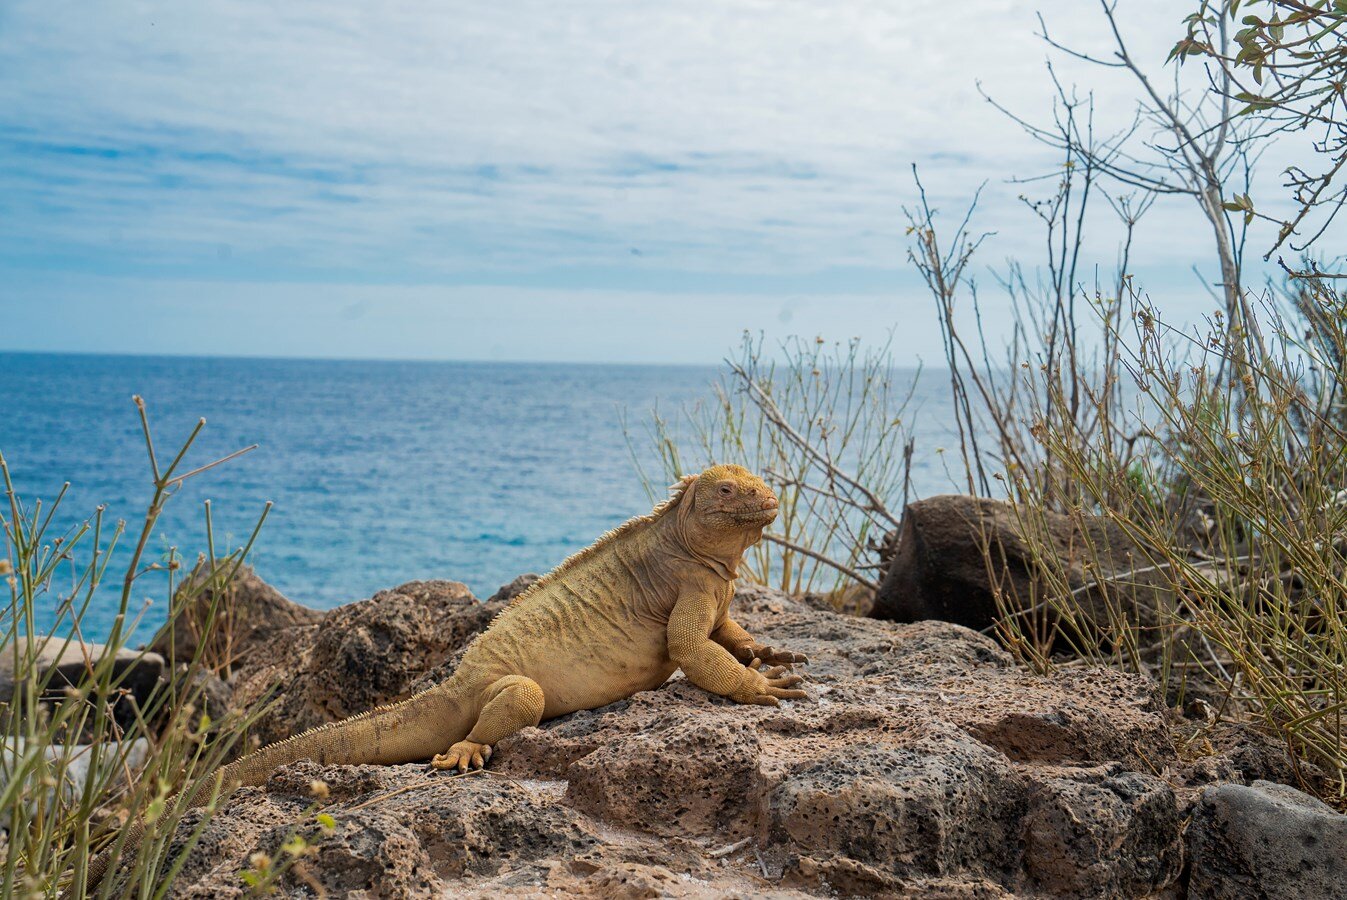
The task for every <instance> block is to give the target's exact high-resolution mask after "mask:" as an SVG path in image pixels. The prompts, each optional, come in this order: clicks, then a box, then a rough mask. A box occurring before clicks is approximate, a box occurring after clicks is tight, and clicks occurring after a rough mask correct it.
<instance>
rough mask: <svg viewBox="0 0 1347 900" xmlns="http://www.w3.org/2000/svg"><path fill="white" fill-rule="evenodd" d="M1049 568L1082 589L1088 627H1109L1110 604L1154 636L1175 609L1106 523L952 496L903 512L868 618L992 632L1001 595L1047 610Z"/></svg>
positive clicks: (1020, 605) (1141, 557)
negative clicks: (1045, 567)
mask: <svg viewBox="0 0 1347 900" xmlns="http://www.w3.org/2000/svg"><path fill="white" fill-rule="evenodd" d="M1044 558H1049V559H1051V560H1052V561H1051V562H1050V563H1049V565H1051V566H1052V567H1053V568H1054V569H1057V570H1059V571H1060V572H1061V573H1063V575H1064V577H1065V579H1066V582H1067V585H1068V587H1069V588H1070V590H1072V591H1076V590H1078V589H1084V590H1081V592H1080V593H1079V594H1078V595H1077V596H1076V598H1075V599H1076V601H1077V602H1078V603H1079V604H1080V606H1081V607H1082V608H1083V610H1084V611H1085V613H1086V617H1087V622H1093V623H1095V624H1096V625H1101V626H1102V625H1105V624H1107V623H1108V621H1109V617H1108V613H1107V611H1106V604H1107V603H1109V602H1110V601H1111V602H1112V603H1113V604H1114V605H1116V606H1118V607H1120V608H1121V609H1122V610H1124V612H1125V614H1126V615H1127V617H1128V621H1129V622H1131V623H1133V624H1135V625H1139V626H1141V627H1143V628H1151V627H1155V626H1156V625H1157V623H1158V618H1159V617H1158V615H1157V611H1158V610H1163V609H1168V608H1169V607H1170V606H1171V605H1172V603H1173V595H1172V593H1171V592H1170V591H1169V590H1168V589H1167V588H1166V586H1165V583H1164V579H1163V577H1161V575H1160V574H1159V573H1157V572H1137V571H1136V570H1138V569H1146V568H1147V567H1149V566H1150V565H1151V562H1150V560H1149V558H1148V557H1147V555H1146V553H1145V552H1144V551H1143V550H1142V549H1141V548H1139V547H1138V546H1137V545H1136V544H1135V543H1133V542H1132V541H1131V540H1130V539H1129V538H1128V537H1127V536H1126V535H1125V534H1124V533H1123V532H1122V530H1121V529H1120V528H1118V527H1117V526H1116V525H1115V524H1113V523H1112V522H1110V521H1108V520H1106V519H1102V518H1098V517H1092V516H1086V517H1083V518H1082V519H1081V520H1080V521H1076V520H1074V519H1072V518H1070V517H1067V516H1064V515H1060V514H1058V513H1053V512H1046V511H1037V512H1035V513H1033V514H1032V515H1031V514H1029V513H1028V512H1026V511H1023V510H1018V509H1017V508H1016V507H1015V506H1014V505H1012V504H1010V503H1008V502H1005V501H1000V500H987V499H983V498H979V497H968V496H963V495H958V494H948V495H942V496H938V497H931V498H929V499H926V500H920V501H918V502H916V503H912V504H909V505H908V507H907V509H906V510H905V511H904V512H903V521H902V525H901V527H900V529H899V536H898V547H897V550H896V552H895V554H894V556H893V560H892V562H891V563H890V564H889V567H888V570H887V572H886V573H885V577H884V580H883V582H881V584H880V587H879V591H878V593H877V594H876V596H875V603H874V606H873V607H872V608H871V610H870V613H869V614H870V615H871V616H873V617H875V618H878V619H889V620H892V621H895V622H918V621H921V620H923V619H940V620H943V621H946V622H955V623H957V624H959V625H964V626H966V627H968V628H974V629H985V628H988V627H989V626H991V625H992V624H993V623H995V622H996V620H997V619H998V618H999V617H1000V615H1001V608H1000V607H998V605H997V594H998V592H999V593H1000V594H1001V596H1002V598H1003V601H1004V603H1005V606H1006V607H1007V608H1009V609H1019V610H1024V609H1031V608H1034V607H1037V606H1039V605H1040V604H1042V603H1043V602H1044V601H1045V600H1046V598H1047V596H1048V594H1049V591H1050V590H1051V588H1049V587H1048V586H1047V584H1045V583H1044V581H1043V579H1042V577H1041V575H1040V573H1041V571H1042V570H1041V568H1040V565H1039V560H1041V559H1044ZM988 560H990V561H991V564H990V566H989V564H988ZM1095 566H1097V567H1098V569H1097V571H1096V572H1095V573H1094V574H1091V573H1090V571H1089V569H1090V568H1091V567H1095ZM1123 573H1126V574H1127V577H1126V578H1125V579H1123V578H1122V577H1120V576H1122V575H1123ZM1106 592H1107V596H1106ZM1045 617H1046V614H1045ZM1143 643H1144V641H1143Z"/></svg>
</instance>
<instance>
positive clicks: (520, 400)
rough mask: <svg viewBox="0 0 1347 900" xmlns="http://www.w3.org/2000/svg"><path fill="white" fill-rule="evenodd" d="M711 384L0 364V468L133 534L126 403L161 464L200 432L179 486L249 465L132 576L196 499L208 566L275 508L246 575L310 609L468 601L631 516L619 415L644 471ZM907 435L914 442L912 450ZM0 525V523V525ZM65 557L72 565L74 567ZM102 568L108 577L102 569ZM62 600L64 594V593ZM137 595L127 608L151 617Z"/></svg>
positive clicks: (521, 368)
mask: <svg viewBox="0 0 1347 900" xmlns="http://www.w3.org/2000/svg"><path fill="white" fill-rule="evenodd" d="M718 374H719V373H718V370H717V369H715V368H708V367H687V366H614V365H568V364H512V363H451V362H444V363H439V362H366V361H319V360H277V359H237V358H230V359H226V358H191V357H135V356H92V355H73V354H71V355H66V354H16V353H0V398H3V412H0V453H3V455H4V457H5V459H6V461H7V462H8V464H9V467H10V470H11V473H12V475H13V478H14V482H15V488H16V490H17V492H18V493H19V494H20V495H21V496H23V497H24V498H26V499H27V500H28V501H29V503H30V504H31V502H32V501H34V500H36V499H38V498H47V499H50V498H51V497H53V496H55V495H56V494H57V492H58V491H59V490H60V488H61V485H62V484H63V483H64V482H66V481H69V482H70V483H71V487H70V489H69V492H68V493H67V495H66V497H65V500H64V501H63V503H62V513H61V514H60V515H59V516H58V522H60V523H61V525H62V526H68V525H70V524H72V523H74V522H75V521H77V520H79V519H82V518H84V517H86V516H88V515H89V514H91V513H92V511H93V509H94V507H95V506H97V505H99V504H103V505H105V506H106V508H107V512H106V513H105V520H106V521H108V522H111V521H113V520H115V519H125V520H126V522H127V525H128V531H129V532H131V533H135V532H136V531H137V530H138V529H139V526H140V523H141V522H142V521H143V518H144V510H145V506H146V504H147V503H148V501H149V498H150V477H151V476H150V468H149V463H148V461H147V456H146V452H145V444H144V440H143V437H142V435H141V430H140V423H139V418H138V416H137V414H136V411H135V408H134V406H133V405H132V402H131V397H132V395H133V394H139V395H141V396H143V397H144V398H145V400H146V403H147V406H148V410H149V416H150V421H151V424H152V426H153V428H154V434H155V439H156V449H157V450H158V452H159V454H160V457H161V462H162V463H164V464H166V460H164V459H163V457H165V456H167V455H168V454H169V453H170V451H171V450H172V449H173V448H176V447H177V446H178V445H179V444H180V442H181V441H182V439H183V438H185V437H186V436H187V434H188V433H189V432H190V431H191V429H192V427H193V425H194V424H195V423H196V421H197V419H198V418H200V417H204V418H205V419H206V420H207V424H206V426H205V428H204V429H203V430H202V432H201V435H200V437H199V438H198V439H197V441H196V443H195V445H194V446H193V448H192V451H191V453H190V455H189V457H188V459H187V461H186V464H185V467H186V468H190V467H192V466H195V465H200V464H203V463H206V462H209V461H211V460H213V459H215V458H217V457H220V456H223V455H225V454H228V453H230V452H232V451H234V450H236V449H239V448H240V447H244V446H247V445H249V444H254V443H255V444H258V445H259V446H258V448H257V449H256V450H254V451H252V452H250V453H248V454H247V455H245V456H243V457H241V458H239V459H236V460H233V461H231V462H229V463H227V464H225V465H223V466H220V467H219V468H218V469H214V470H212V471H209V472H206V473H204V474H202V475H201V476H199V477H198V478H194V479H192V480H191V481H189V482H187V483H186V485H185V486H184V487H183V488H182V490H181V491H180V492H179V493H178V494H177V495H175V496H174V497H173V498H172V499H171V500H170V501H169V503H168V505H167V506H166V508H165V511H164V514H163V516H162V518H161V519H160V521H159V524H158V527H157V528H156V530H155V534H154V538H153V540H152V541H151V544H150V548H149V550H150V555H151V558H163V555H164V554H165V553H166V551H167V550H168V548H169V547H170V546H176V547H178V548H181V550H182V551H184V552H185V553H187V554H188V556H189V559H192V558H195V554H196V553H197V552H199V551H201V550H203V549H204V548H205V544H206V538H205V519H204V515H203V501H205V500H206V499H210V500H211V508H212V510H213V518H214V526H215V535H216V543H217V549H218V550H220V551H223V550H224V549H226V548H227V547H228V548H232V547H237V546H238V545H239V544H241V543H242V542H243V541H244V540H246V538H247V536H248V534H249V533H250V532H251V530H252V525H253V523H254V522H255V521H256V519H257V517H258V516H259V515H260V514H261V512H262V510H263V507H264V504H265V503H266V502H267V501H272V502H273V504H274V506H273V508H272V510H271V513H270V515H269V517H268V518H267V521H266V524H265V526H264V528H263V529H262V532H261V535H260V537H259V539H258V541H257V544H256V546H255V548H254V551H253V553H252V556H251V562H252V563H253V564H254V565H255V566H256V568H257V570H258V572H259V574H261V575H262V577H264V578H265V579H266V580H267V581H269V582H270V583H272V584H274V585H275V586H276V587H277V588H278V589H279V590H281V591H282V592H283V593H284V594H286V596H288V597H290V598H291V599H293V600H295V601H298V602H300V603H304V604H307V605H310V606H316V607H322V608H327V607H332V606H336V605H338V604H342V603H347V602H350V601H354V600H359V599H361V598H364V597H368V596H370V595H371V594H372V593H374V592H375V591H377V590H380V589H383V588H387V587H392V586H395V585H397V584H401V583H403V582H405V581H409V580H413V579H424V578H448V579H453V580H457V581H463V582H466V583H467V584H468V586H469V587H471V588H472V590H473V591H474V592H475V593H476V594H477V595H478V596H481V597H485V596H488V595H489V594H491V593H492V592H493V591H494V590H495V589H496V588H497V587H498V586H499V585H500V584H502V583H504V582H507V581H509V580H510V579H511V578H513V577H514V576H515V575H518V574H520V573H522V572H529V571H545V570H547V569H549V568H551V567H552V566H554V565H555V564H556V563H558V562H559V561H561V560H562V559H564V558H565V557H566V556H567V555H568V554H570V553H571V552H573V551H574V550H576V549H578V548H580V547H583V546H585V545H586V544H588V543H589V542H590V541H592V540H593V539H594V537H596V536H597V535H598V534H600V533H601V532H602V531H604V530H605V529H607V528H611V527H612V526H614V525H616V524H618V523H620V522H622V521H623V520H625V519H627V518H629V517H630V516H632V515H634V514H636V513H639V512H644V511H646V510H648V509H649V506H650V501H649V499H648V497H647V495H646V493H645V490H644V488H643V486H642V483H641V481H640V479H639V478H638V476H637V474H636V469H635V466H634V464H633V460H632V456H631V451H630V450H629V448H628V444H627V441H626V440H625V438H624V436H623V428H622V421H623V415H624V412H625V415H626V417H627V419H628V421H629V423H630V426H631V428H632V430H633V432H634V433H635V436H636V438H637V440H636V441H635V444H636V452H637V455H638V456H640V457H641V458H642V462H643V464H644V465H645V467H646V469H647V471H650V472H652V473H658V472H659V466H658V463H657V461H656V460H655V458H654V455H653V450H651V449H650V447H649V445H648V442H647V441H645V440H644V439H643V436H644V425H645V422H646V421H648V419H649V412H650V410H651V409H652V408H653V407H655V406H656V405H658V407H659V409H660V410H661V411H663V412H664V413H666V414H667V413H670V412H672V411H674V410H676V409H677V408H678V407H680V406H681V405H685V404H690V403H693V402H695V401H697V400H698V399H704V398H706V397H707V396H708V395H709V389H710V386H711V384H712V382H713V381H714V380H715V379H716V377H717V375H718ZM924 381H929V382H931V385H930V389H929V390H928V391H926V392H924V393H926V394H928V396H926V397H925V399H924V402H923V406H922V408H921V409H920V410H919V416H920V418H919V425H918V436H919V441H918V448H919V449H918V461H919V464H918V466H917V467H916V468H915V469H914V481H915V486H916V488H917V490H918V493H926V492H930V491H934V490H939V489H941V485H942V484H943V485H944V486H945V487H947V486H948V480H947V479H945V477H944V475H943V472H941V471H938V470H937V469H935V468H933V466H934V454H933V453H930V452H923V451H930V450H933V449H934V446H935V444H937V443H940V442H941V441H942V440H945V439H947V433H948V427H949V425H950V422H949V418H948V415H947V414H945V413H944V412H943V411H944V410H947V409H948V404H947V402H946V401H944V400H943V393H942V392H941V390H940V385H939V384H938V381H939V379H929V378H928V379H924ZM923 432H924V433H925V435H926V437H927V438H928V440H922V439H921V436H922V434H923ZM6 517H8V516H6ZM130 545H131V542H130V541H129V540H124V541H123V543H122V545H121V546H120V547H119V548H118V549H117V551H116V552H115V554H114V558H113V564H112V566H111V567H110V569H109V572H110V574H111V573H115V576H114V577H110V578H109V579H108V582H110V583H108V584H107V585H106V587H105V588H104V589H103V593H102V598H101V600H100V601H99V605H97V606H96V607H95V608H94V609H93V610H92V611H91V613H90V614H89V616H88V618H87V619H86V623H85V625H86V628H85V634H86V636H88V637H91V638H92V637H96V636H101V635H102V634H104V633H106V631H107V629H108V627H109V626H110V624H111V621H112V618H111V617H112V615H113V613H114V612H115V604H116V595H117V590H116V586H115V583H117V582H120V575H121V569H123V568H124V567H125V561H126V560H127V559H129V555H130V549H131V546H130ZM80 558H82V559H87V556H84V555H81V557H80ZM118 563H120V564H121V565H120V566H119V565H118ZM62 577H64V578H66V580H67V583H68V581H69V576H68V575H63V576H62ZM157 577H158V576H157V575H152V576H151V577H149V578H146V579H144V580H143V581H141V582H138V583H137V590H136V595H135V598H134V601H135V603H134V604H133V609H134V608H135V607H136V605H138V604H140V603H142V602H143V601H145V600H152V601H153V604H154V605H153V606H151V607H150V609H149V611H148V612H147V613H146V614H145V621H146V627H148V626H149V625H152V624H153V623H154V622H156V621H157V620H159V619H161V618H162V616H163V609H164V607H165V595H166V590H165V587H164V584H163V582H162V581H158V580H156V578H157Z"/></svg>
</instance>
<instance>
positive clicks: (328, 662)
mask: <svg viewBox="0 0 1347 900" xmlns="http://www.w3.org/2000/svg"><path fill="white" fill-rule="evenodd" d="M503 606H504V603H503V602H502V601H496V602H493V603H480V602H478V601H477V599H476V598H475V597H473V595H472V592H471V591H469V590H468V587H467V585H464V584H460V583H459V582H457V581H412V582H408V583H407V584H403V585H400V586H398V587H395V588H393V589H392V590H387V591H380V592H379V593H377V594H375V595H374V596H373V597H371V598H369V599H368V600H361V601H359V602H357V603H350V604H347V605H345V606H339V607H337V608H336V609H333V610H331V611H329V612H327V613H325V614H323V615H322V617H321V618H320V619H319V620H318V621H317V622H316V624H314V625H312V626H310V627H309V628H307V629H305V631H304V632H302V633H301V632H297V631H296V630H295V629H289V628H287V629H284V630H281V631H278V632H277V633H275V634H274V635H273V636H271V637H269V638H267V639H266V640H265V642H264V643H263V645H262V646H260V647H258V648H257V649H256V650H255V651H252V652H250V654H249V656H250V657H251V658H252V659H254V660H257V661H258V662H255V663H254V664H253V665H251V666H249V667H248V668H247V669H245V670H244V671H242V672H240V673H239V674H238V675H237V676H236V677H235V678H234V679H233V681H234V700H235V704H236V705H238V706H240V707H248V706H250V705H252V704H254V703H257V702H260V701H263V700H265V699H267V698H274V699H273V702H272V703H271V705H270V707H269V708H268V710H267V711H266V712H265V713H264V714H263V715H262V716H261V718H259V719H258V721H257V724H256V725H255V726H254V728H253V730H252V732H253V736H254V737H255V738H256V739H258V740H260V741H261V742H262V743H264V744H266V743H271V742H272V741H277V740H280V739H282V738H286V737H289V736H290V735H292V734H298V733H299V732H301V731H306V730H307V729H309V728H313V727H315V726H317V725H322V724H323V723H325V722H331V721H335V720H337V719H344V718H346V717H348V716H352V715H355V714H356V713H359V712H364V711H365V710H367V709H370V708H372V707H375V706H379V705H380V704H383V703H388V702H389V701H391V700H395V699H398V698H400V697H403V696H405V695H407V694H409V693H411V692H412V689H413V687H414V685H415V683H416V682H417V680H418V679H419V678H421V677H422V676H423V675H425V674H426V672H427V671H428V670H430V669H432V668H434V667H435V666H438V665H440V664H441V663H443V662H444V661H445V660H446V659H448V658H449V657H450V655H451V654H452V653H454V652H455V651H457V650H461V649H462V648H464V647H465V646H466V645H467V644H468V643H469V642H470V641H471V640H472V638H473V637H475V636H476V635H477V634H478V633H479V632H481V631H482V630H484V629H485V628H486V626H487V625H489V624H490V623H491V619H492V617H493V616H495V614H496V613H497V612H499V611H500V609H502V608H503ZM261 660H265V661H266V662H265V663H263V662H260V661H261Z"/></svg>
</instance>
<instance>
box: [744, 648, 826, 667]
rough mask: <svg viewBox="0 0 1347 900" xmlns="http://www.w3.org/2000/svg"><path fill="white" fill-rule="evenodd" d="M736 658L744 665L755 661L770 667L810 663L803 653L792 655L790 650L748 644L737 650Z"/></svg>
mask: <svg viewBox="0 0 1347 900" xmlns="http://www.w3.org/2000/svg"><path fill="white" fill-rule="evenodd" d="M734 656H735V658H736V659H738V660H739V662H741V663H743V664H744V665H748V664H749V663H750V661H751V660H755V659H756V660H757V661H758V662H760V663H765V664H767V665H769V666H793V665H795V664H796V663H807V662H809V657H807V656H805V655H804V654H803V653H792V652H791V651H789V650H781V649H778V648H776V647H766V646H763V645H762V644H747V645H745V646H743V647H740V648H739V649H738V650H736V651H735V653H734Z"/></svg>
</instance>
